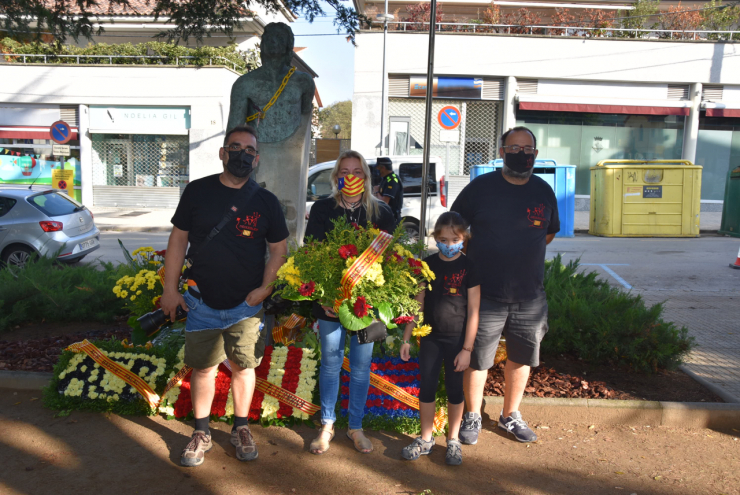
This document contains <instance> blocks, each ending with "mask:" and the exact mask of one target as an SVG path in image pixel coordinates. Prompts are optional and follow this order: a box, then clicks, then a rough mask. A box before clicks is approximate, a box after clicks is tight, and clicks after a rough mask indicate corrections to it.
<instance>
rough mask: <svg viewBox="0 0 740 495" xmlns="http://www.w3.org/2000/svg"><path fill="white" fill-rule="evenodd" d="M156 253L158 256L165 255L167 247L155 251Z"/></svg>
mask: <svg viewBox="0 0 740 495" xmlns="http://www.w3.org/2000/svg"><path fill="white" fill-rule="evenodd" d="M154 254H156V255H157V256H162V257H164V256H165V255H166V254H167V250H166V249H163V250H161V251H154Z"/></svg>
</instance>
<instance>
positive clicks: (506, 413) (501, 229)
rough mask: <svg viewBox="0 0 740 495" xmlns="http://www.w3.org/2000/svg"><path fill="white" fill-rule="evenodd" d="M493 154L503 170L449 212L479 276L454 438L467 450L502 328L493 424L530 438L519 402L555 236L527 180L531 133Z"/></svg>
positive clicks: (543, 186)
mask: <svg viewBox="0 0 740 495" xmlns="http://www.w3.org/2000/svg"><path fill="white" fill-rule="evenodd" d="M499 153H500V154H501V156H503V157H504V167H503V170H502V171H496V172H492V173H488V174H484V175H482V176H480V177H477V178H476V179H475V180H473V181H472V182H471V183H470V184H468V185H467V186H466V187H465V189H463V190H462V192H461V193H460V195H459V196H458V197H457V199H456V200H455V203H454V204H453V205H452V208H451V209H452V211H456V212H458V213H460V215H462V217H463V218H464V219H465V220H467V221H468V222H469V223H470V231H471V234H472V235H471V239H470V242H469V245H468V253H467V254H468V256H470V259H471V260H472V261H473V262H474V263H475V264H476V266H477V267H478V268H479V270H480V272H481V273H480V275H481V277H480V279H481V303H480V323H479V325H478V334H477V336H476V339H475V347H474V349H473V353H472V356H471V359H470V368H468V370H467V371H466V375H465V396H466V399H467V406H468V412H467V413H466V414H465V415H464V416H463V422H462V425H461V427H460V440H461V441H462V442H463V443H468V444H474V443H476V442H477V441H478V433H479V432H480V428H481V416H480V409H481V405H482V402H483V388H484V386H485V383H486V377H487V376H488V369H489V368H491V367H492V366H493V362H494V357H495V355H496V348H497V347H498V343H499V338H500V337H501V334H502V332H503V331H504V327H506V334H505V336H506V350H507V354H508V358H507V361H506V367H505V371H504V376H505V379H506V385H505V389H504V408H503V410H502V411H501V416H500V417H499V420H498V425H499V427H500V428H502V429H504V430H506V431H507V432H509V433H511V434H513V435H514V437H515V438H516V439H517V440H519V441H520V442H533V441H535V440H537V436H536V435H535V434H534V432H533V431H532V430H531V429H530V428H529V427H528V426H527V423H525V422H524V420H522V415H521V413H520V412H519V404H520V403H521V400H522V396H523V395H524V388H525V387H526V385H527V380H528V378H529V371H530V368H531V367H535V366H539V351H540V342H541V341H542V338H543V337H544V336H545V333H547V300H546V298H545V288H544V286H543V279H544V272H545V246H547V244H549V243H550V242H551V241H552V240H553V238H554V237H555V234H556V233H557V232H558V231H559V230H560V220H559V218H558V206H557V200H556V198H555V193H553V190H552V188H551V187H550V186H549V185H548V184H547V183H546V182H545V181H544V180H542V179H541V178H539V177H537V176H534V175H532V172H533V171H534V163H535V158H536V157H537V140H536V138H535V136H534V134H533V133H532V131H530V130H529V129H527V128H526V127H515V128H513V129H510V130H508V131H507V132H506V133H504V135H503V136H501V148H500V149H499Z"/></svg>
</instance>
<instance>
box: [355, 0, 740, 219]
mask: <svg viewBox="0 0 740 495" xmlns="http://www.w3.org/2000/svg"><path fill="white" fill-rule="evenodd" d="M459 3H461V4H462V3H465V4H472V3H475V2H459ZM486 3H488V2H486ZM497 3H498V2H497ZM504 3H511V2H501V4H504ZM521 3H522V4H523V5H524V4H526V3H527V2H521ZM457 4H458V2H456V3H455V5H457ZM449 5H450V4H445V7H446V10H445V12H448V11H449V10H448V9H449V8H450V7H449ZM543 5H544V4H543ZM563 5H566V4H563ZM391 7H393V5H392V6H391ZM389 10H392V9H389ZM405 26H406V27H404V24H397V25H396V26H395V27H394V28H393V29H392V30H390V31H389V32H388V35H387V47H386V51H387V74H388V76H387V79H386V85H387V86H386V92H385V94H386V95H387V97H386V102H385V104H386V105H387V107H386V108H387V111H386V112H385V116H386V117H385V129H386V130H387V132H386V134H385V136H383V139H382V143H381V136H380V129H381V107H382V105H383V98H382V97H381V93H382V89H383V86H382V84H383V80H384V78H383V72H382V63H383V34H382V30H381V29H377V28H374V29H373V30H368V31H363V32H362V33H361V34H360V35H359V36H358V38H357V43H358V49H357V54H356V57H355V83H354V84H355V87H354V97H353V123H352V127H353V133H352V147H353V148H354V149H358V150H359V151H361V152H363V153H368V154H370V155H374V154H378V153H381V152H382V153H385V152H387V151H386V150H388V148H390V153H392V154H406V153H408V154H416V153H419V154H420V153H422V152H423V149H422V146H423V142H424V127H423V126H424V105H425V102H424V96H425V94H426V71H427V48H428V32H427V30H428V27H427V28H423V26H419V25H417V27H416V29H411V27H410V25H409V24H405ZM427 26H428V25H427ZM448 28H449V26H448ZM403 29H406V31H403ZM473 30H475V31H476V32H473ZM481 31H483V32H481ZM495 31H498V32H495ZM533 32H535V33H537V34H532V35H529V34H511V33H508V32H507V31H506V29H505V28H496V29H493V28H491V29H488V30H486V29H481V27H480V25H478V26H477V29H476V26H475V25H470V24H468V25H464V24H462V23H461V24H459V25H458V26H457V28H456V29H455V30H454V31H453V30H451V29H446V30H442V31H441V32H439V33H437V36H436V47H435V61H434V74H435V87H434V89H433V91H435V93H434V100H433V101H434V103H433V111H432V134H431V136H430V138H431V147H432V149H431V154H432V155H438V156H440V157H442V158H443V159H444V160H445V161H446V163H445V167H446V171H447V175H449V176H453V178H454V177H455V176H457V177H461V178H462V180H463V181H464V180H466V179H465V177H463V176H466V175H467V174H469V170H470V167H471V166H473V165H476V164H481V163H486V162H488V161H489V160H492V159H495V158H498V153H497V150H498V147H499V146H500V143H499V142H498V141H497V137H498V136H500V135H501V133H502V132H503V131H505V130H506V129H509V128H511V127H514V126H515V125H526V126H527V127H529V128H531V129H532V130H533V131H534V133H535V135H536V137H537V144H538V148H539V150H540V154H539V157H540V158H550V159H554V160H556V161H557V162H558V163H562V164H571V165H576V167H577V169H576V194H577V197H579V196H580V197H582V198H584V199H585V198H588V195H589V192H590V184H589V181H590V173H589V168H590V167H592V166H594V165H596V163H598V162H599V161H600V160H603V159H639V160H643V159H644V160H654V159H687V160H690V161H692V162H695V163H696V164H699V165H702V166H704V170H703V181H702V200H703V208H705V209H717V208H721V205H719V204H717V203H721V200H722V198H723V195H724V187H725V180H726V176H727V173H728V170H730V168H734V167H737V166H738V165H740V134H739V133H738V130H740V127H739V125H740V61H738V59H737V57H736V56H735V52H736V50H737V47H738V44H737V43H735V42H732V41H717V40H714V39H711V38H712V36H707V35H706V34H707V33H703V34H701V33H700V34H698V35H696V38H697V39H696V40H690V39H681V40H671V39H670V38H669V37H668V35H665V33H662V34H661V33H656V34H655V36H652V37H648V36H649V34H647V35H646V38H648V39H645V38H626V37H620V36H617V35H616V34H614V33H612V34H608V33H607V34H604V35H603V36H600V37H585V36H583V33H580V34H579V35H575V34H576V33H570V35H567V34H568V33H566V32H565V31H563V30H562V29H561V30H560V32H559V33H558V32H557V31H556V30H554V29H553V30H547V29H539V30H535V31H533ZM669 34H670V33H669ZM661 36H663V37H661ZM681 37H682V38H687V37H688V36H686V35H682V36H681ZM707 38H709V39H707ZM736 39H737V38H736ZM445 107H452V108H453V110H452V111H453V112H456V113H457V114H459V117H458V118H459V125H458V126H457V127H456V128H455V129H454V132H450V130H449V129H448V128H449V127H450V125H449V124H450V122H442V120H440V118H441V111H442V110H443V109H444V108H445ZM445 124H447V125H445ZM451 194H452V195H453V196H454V193H452V192H451Z"/></svg>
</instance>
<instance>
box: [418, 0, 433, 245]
mask: <svg viewBox="0 0 740 495" xmlns="http://www.w3.org/2000/svg"><path fill="white" fill-rule="evenodd" d="M436 25H437V0H432V9H431V12H430V14H429V53H428V62H427V94H426V109H425V111H424V161H423V165H422V169H421V217H420V218H419V222H420V225H419V238H420V239H422V240H424V245H425V246H426V235H427V228H426V227H427V196H428V192H429V152H430V149H429V148H430V147H431V143H432V94H433V93H434V30H435V27H436ZM435 180H436V177H435ZM424 251H426V249H424Z"/></svg>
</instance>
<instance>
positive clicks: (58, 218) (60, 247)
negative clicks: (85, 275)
mask: <svg viewBox="0 0 740 495" xmlns="http://www.w3.org/2000/svg"><path fill="white" fill-rule="evenodd" d="M99 247H100V230H98V228H97V227H96V226H95V221H94V220H93V214H92V213H91V212H90V210H88V209H87V208H85V207H84V206H83V205H81V204H80V203H78V202H77V201H75V200H74V199H72V198H70V197H69V196H67V195H66V194H64V193H63V192H61V191H59V190H56V189H49V188H44V189H40V188H39V187H38V186H36V187H35V188H29V187H27V186H10V185H2V186H0V260H1V261H2V264H3V265H10V266H15V267H19V268H23V267H24V266H25V265H26V263H28V261H29V260H30V259H31V256H32V255H33V254H34V253H35V254H38V255H39V256H54V255H55V254H56V253H59V256H58V258H57V259H58V260H60V261H65V262H68V263H72V262H75V261H80V260H81V259H82V258H84V257H85V256H87V255H88V254H90V253H91V252H93V251H95V250H96V249H98V248H99Z"/></svg>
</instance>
